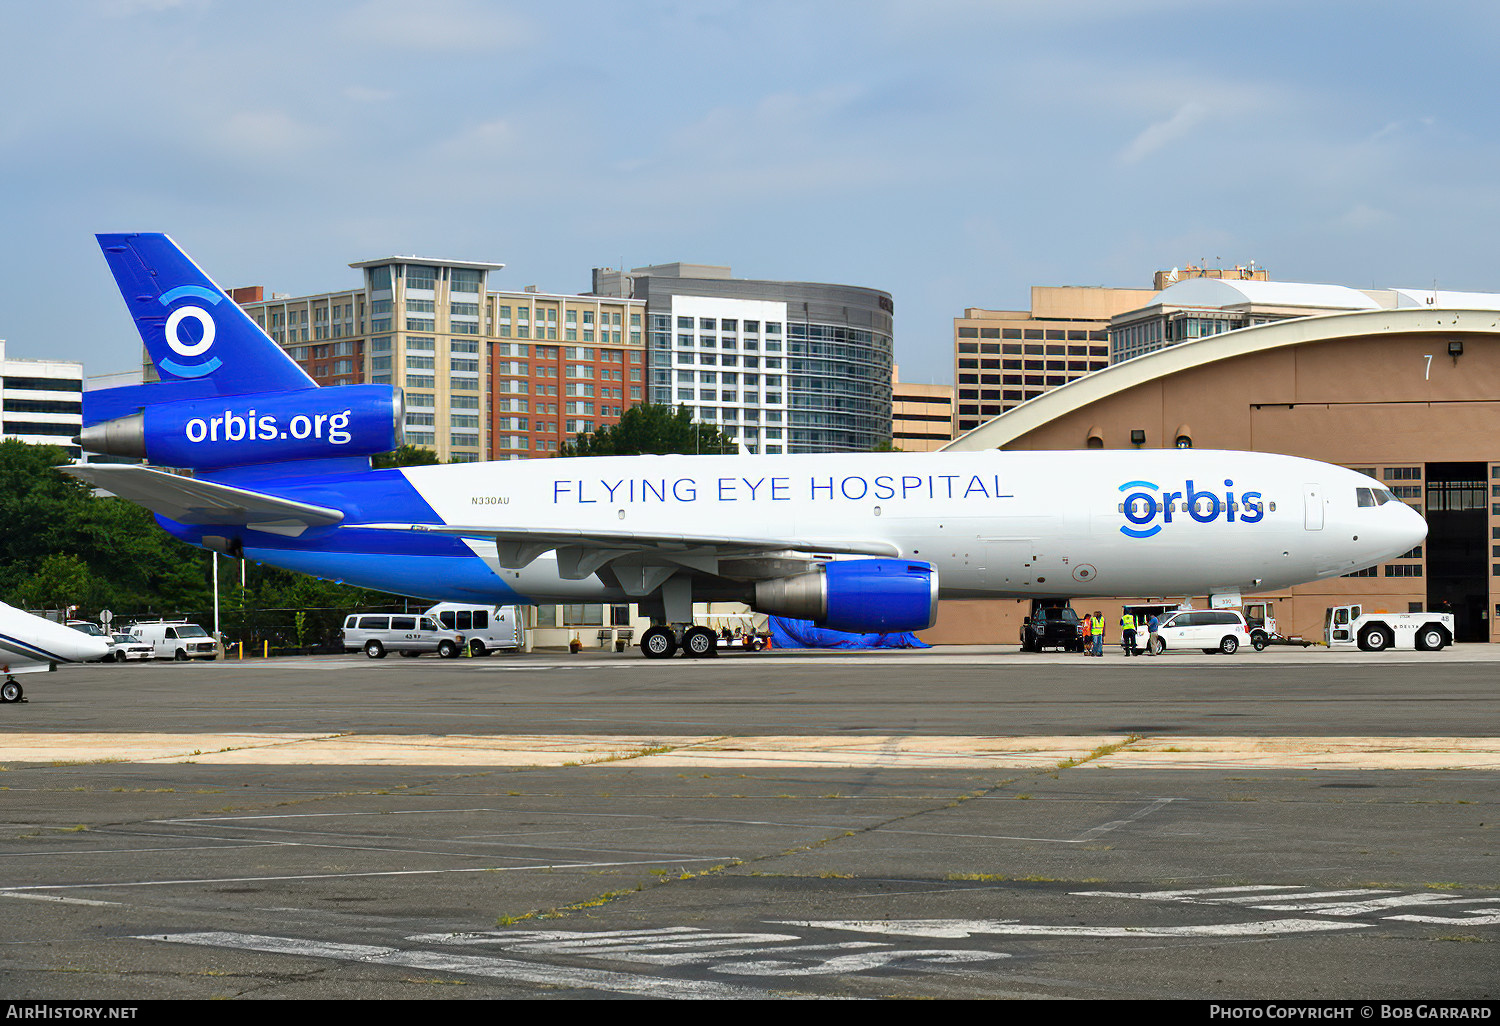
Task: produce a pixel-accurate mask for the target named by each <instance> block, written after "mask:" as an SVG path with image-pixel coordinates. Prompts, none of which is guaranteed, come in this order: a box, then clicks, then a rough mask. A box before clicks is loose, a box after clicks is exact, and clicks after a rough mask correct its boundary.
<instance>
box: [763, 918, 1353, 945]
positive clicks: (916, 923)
mask: <svg viewBox="0 0 1500 1026" xmlns="http://www.w3.org/2000/svg"><path fill="white" fill-rule="evenodd" d="M777 922H778V923H779V925H782V926H805V927H811V928H814V929H820V930H848V931H851V932H855V933H875V934H883V935H889V936H895V937H932V938H938V939H950V940H958V939H962V938H964V937H975V936H999V937H1262V936H1272V935H1276V934H1297V933H1324V932H1328V931H1331V930H1359V929H1364V928H1365V927H1367V926H1369V925H1371V924H1369V923H1327V922H1322V921H1319V920H1315V919H1267V920H1261V921H1259V922H1251V923H1212V924H1208V925H1204V926H1045V925H1033V924H1027V923H1021V922H1018V921H1016V920H1013V919H911V920H901V919H889V920H887V919H825V920H818V919H783V920H778V921H777Z"/></svg>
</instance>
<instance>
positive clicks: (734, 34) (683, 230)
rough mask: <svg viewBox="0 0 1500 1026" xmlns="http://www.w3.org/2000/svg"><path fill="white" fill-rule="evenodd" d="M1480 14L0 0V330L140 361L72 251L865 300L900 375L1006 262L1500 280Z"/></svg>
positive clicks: (1499, 160) (300, 280) (91, 260)
mask: <svg viewBox="0 0 1500 1026" xmlns="http://www.w3.org/2000/svg"><path fill="white" fill-rule="evenodd" d="M1497 29H1500V5H1494V4H1490V3H1484V2H1473V3H1465V2H1459V0H1455V2H1447V3H1438V4H1429V5H1421V6H1420V7H1419V6H1418V5H1413V4H1409V3H1383V2H1362V3H1344V2H1324V3H1314V4H1308V3H1306V2H1296V3H1292V2H1283V0H1258V2H1255V3H1246V2H1240V3H1218V2H1213V0H1196V2H1185V3H1184V2H1175V0H1114V2H1109V0H1015V2H988V3H982V2H975V0H923V2H920V3H905V2H896V0H861V2H852V0H851V2H836V0H827V2H809V0H800V2H782V0H753V2H752V0H745V2H738V0H697V2H666V0H634V2H632V3H624V4H622V3H618V2H614V3H603V2H593V0H572V2H570V0H553V2H550V3H542V2H538V3H506V2H498V0H495V2H490V0H404V2H402V0H318V2H316V3H305V2H301V3H284V2H280V0H259V2H256V3H248V2H243V0H241V2H233V0H49V2H47V3H40V4H39V3H36V2H34V0H28V2H24V3H23V2H18V0H0V39H4V40H5V41H6V48H5V49H6V53H5V57H4V59H3V61H0V87H3V89H4V95H5V96H6V102H5V103H4V104H3V105H0V189H3V192H0V196H3V202H0V230H3V240H4V243H5V245H4V246H3V249H0V339H5V340H6V341H7V355H8V356H11V357H34V358H40V357H54V358H65V359H79V360H83V361H84V364H85V368H84V369H85V373H88V374H96V373H108V372H112V371H118V370H124V369H128V368H130V367H132V366H138V356H139V348H138V340H137V339H136V336H135V334H134V331H133V329H132V327H131V325H130V322H129V320H128V318H127V317H126V315H125V310H124V307H123V304H122V302H121V300H120V298H119V295H118V293H117V292H116V290H115V288H114V284H113V281H112V279H111V278H110V276H109V273H108V269H107V268H106V266H105V264H104V261H103V259H102V257H101V256H100V254H99V252H98V248H97V245H96V243H95V241H94V239H93V235H94V233H96V232H107V231H165V232H167V233H169V234H171V235H172V236H173V237H174V238H175V239H176V240H177V241H178V242H179V243H180V244H181V245H182V246H183V247H184V248H186V249H187V250H188V252H189V253H190V254H191V255H192V256H193V257H194V259H195V260H196V261H197V262H198V263H199V264H200V265H201V266H203V267H204V269H205V270H207V271H208V273H209V274H210V275H211V276H212V277H213V278H214V279H215V280H216V281H218V282H219V284H221V285H223V286H226V287H232V286H236V285H255V284H259V285H264V286H266V287H267V288H268V290H275V291H277V292H285V293H290V294H293V295H304V294H308V293H316V292H327V291H333V290H338V289H345V288H353V287H356V286H357V285H358V284H359V277H358V275H357V272H355V271H354V270H352V269H350V268H349V267H348V266H347V265H348V264H349V263H350V262H352V261H359V260H367V259H371V258H376V257H382V256H389V255H392V254H419V255H423V256H432V257H440V258H449V259H462V260H484V261H496V262H503V263H505V264H506V265H507V266H506V269H505V270H504V271H502V272H500V273H499V274H498V275H495V276H493V277H492V279H491V281H492V286H491V287H493V288H515V289H519V288H521V287H523V286H526V285H537V286H539V287H540V288H541V289H542V290H543V291H549V292H583V291H586V290H587V289H588V288H589V282H590V277H589V271H590V268H592V267H596V266H612V267H621V266H625V267H636V266H641V265H645V264H651V263H665V262H671V261H679V260H680V261H686V262H695V263H713V264H729V265H731V266H732V267H733V270H734V274H735V276H736V277H745V278H768V279H781V280H802V281H820V282H837V283H843V284H851V285H861V286H868V287H873V288H879V289H884V290H886V291H888V292H890V293H891V294H892V296H893V297H894V302H895V311H896V322H895V323H896V328H895V334H896V359H897V362H898V363H899V364H900V365H901V377H902V379H903V380H907V381H930V382H951V380H952V352H951V350H952V319H953V318H954V317H956V316H961V315H962V314H963V311H964V309H965V308H966V307H971V306H977V307H985V308H990V309H1025V308H1027V307H1028V306H1029V299H1030V293H1029V289H1030V287H1031V286H1032V285H1108V286H1116V287H1132V288H1149V287H1150V281H1151V275H1152V273H1153V272H1154V271H1156V270H1159V269H1162V270H1164V269H1168V268H1171V267H1174V266H1183V265H1186V264H1188V263H1200V262H1204V261H1206V262H1207V263H1208V265H1209V266H1225V267H1231V266H1234V265H1235V264H1244V263H1248V262H1249V261H1251V260H1254V261H1255V262H1256V263H1257V264H1259V265H1260V266H1263V267H1266V268H1268V269H1269V270H1270V273H1271V276H1272V277H1273V278H1275V279H1278V280H1286V281H1316V282H1331V283H1337V284H1344V285H1350V286H1354V287H1356V288H1370V287H1413V288H1431V287H1433V285H1434V283H1436V285H1437V287H1439V288H1443V289H1459V290H1475V291H1500V274H1497V270H1500V269H1497V266H1496V260H1495V248H1496V245H1495V240H1496V238H1497V236H1500V175H1497V173H1496V169H1497V168H1500V131H1497V124H1496V122H1497V118H1500V103H1496V102H1495V98H1494V97H1495V93H1496V85H1497V80H1500V73H1497V70H1496V69H1497V67H1500V62H1497V61H1496V60H1495V58H1494V42H1495V40H1496V38H1497Z"/></svg>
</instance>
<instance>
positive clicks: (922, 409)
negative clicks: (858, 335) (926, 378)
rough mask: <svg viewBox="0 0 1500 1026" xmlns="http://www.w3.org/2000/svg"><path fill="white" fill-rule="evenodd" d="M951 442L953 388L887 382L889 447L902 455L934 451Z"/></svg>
mask: <svg viewBox="0 0 1500 1026" xmlns="http://www.w3.org/2000/svg"><path fill="white" fill-rule="evenodd" d="M951 441H953V386H952V385H924V384H917V383H915V382H910V381H902V380H901V368H900V367H896V368H895V369H894V371H893V373H892V381H891V445H892V447H893V448H896V449H900V450H901V451H902V452H936V451H937V450H938V449H941V448H942V447H943V446H945V445H947V444H948V443H949V442H951Z"/></svg>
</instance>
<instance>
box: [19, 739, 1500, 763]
mask: <svg viewBox="0 0 1500 1026" xmlns="http://www.w3.org/2000/svg"><path fill="white" fill-rule="evenodd" d="M1126 742H1129V743H1128V744H1127V743H1126ZM1101 748H1115V749H1116V750H1113V751H1111V752H1110V754H1108V755H1104V756H1100V757H1098V758H1088V759H1086V760H1085V757H1087V756H1089V755H1090V753H1093V752H1096V751H1098V750H1099V749H1101ZM98 759H110V760H119V761H123V762H135V763H153V762H162V761H168V762H185V761H191V762H196V763H201V764H213V765H221V766H293V765H295V766H466V767H488V766H550V767H557V768H562V767H567V768H570V769H577V770H578V771H579V772H590V771H598V770H600V769H605V770H631V769H667V768H671V769H684V768H693V769H726V770H727V769H747V768H791V769H816V768H822V769H886V768H911V769H1012V768H1014V769H1048V770H1051V769H1055V768H1058V767H1060V766H1061V767H1068V768H1073V767H1075V766H1076V768H1078V769H1149V770H1164V769H1185V770H1201V769H1246V768H1248V769H1275V768H1281V769H1348V770H1365V769H1407V770H1442V769H1448V770H1451V769H1469V770H1486V771H1488V770H1500V738H1497V737H1229V736H1196V735H1195V736H1167V735H1159V736H1145V737H1139V738H1135V739H1131V737H1130V736H1129V735H1125V734H1098V735H1059V736H996V735H964V736H959V735H937V734H880V735H826V736H824V735H798V734H773V735H763V736H756V737H731V738H726V737H723V736H722V735H710V734H670V735H668V734H656V735H633V734H632V735H612V734H558V735H540V734H515V735H502V734H497V735H476V734H452V735H430V734H421V735H408V734H308V733H302V734H299V733H286V734H269V733H261V734H253V735H251V734H242V735H232V734H223V733H219V734H214V733H207V734H149V735H143V734H125V733H68V734H57V733H12V734H6V735H4V736H3V737H0V761H3V762H23V763H25V762H49V761H55V760H68V761H90V760H98Z"/></svg>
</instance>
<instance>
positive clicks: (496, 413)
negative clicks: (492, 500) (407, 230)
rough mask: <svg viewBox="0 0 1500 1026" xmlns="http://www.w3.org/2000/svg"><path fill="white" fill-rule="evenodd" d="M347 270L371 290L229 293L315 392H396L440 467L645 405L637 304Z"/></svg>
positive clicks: (541, 450) (403, 260) (553, 443)
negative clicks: (376, 388) (369, 388)
mask: <svg viewBox="0 0 1500 1026" xmlns="http://www.w3.org/2000/svg"><path fill="white" fill-rule="evenodd" d="M349 266H350V267H353V268H356V269H358V270H360V271H361V272H363V275H364V284H363V287H361V288H355V289H348V290H345V291H342V292H329V293H322V294H319V295H313V296H299V297H291V296H285V295H277V294H273V295H272V297H271V298H270V299H266V298H265V297H264V293H263V291H262V290H261V289H260V288H259V287H256V288H253V289H235V290H232V291H231V293H230V295H231V296H232V298H234V299H235V300H236V301H237V302H239V303H240V305H241V306H243V307H244V308H245V309H246V311H247V312H249V314H250V316H251V317H253V318H254V319H255V321H256V323H257V324H259V325H260V326H261V327H262V328H264V329H265V330H266V332H267V333H268V334H269V335H270V336H271V338H272V339H274V340H275V341H276V342H277V344H279V345H281V346H282V347H283V348H284V349H286V350H287V352H288V353H290V354H291V355H292V357H293V358H294V359H296V360H297V362H298V363H299V364H301V365H302V367H303V368H304V369H305V370H307V372H308V373H309V374H310V375H311V376H312V377H313V379H314V380H316V381H317V382H318V383H319V384H321V385H344V384H355V383H361V382H365V383H370V384H391V385H398V386H400V387H401V388H402V389H403V390H404V392H405V396H406V424H405V430H406V440H407V442H408V443H410V444H412V445H418V446H423V447H426V448H429V449H433V450H435V451H436V452H437V454H438V456H439V458H441V459H444V460H447V461H449V462H454V463H463V462H474V461H477V460H482V459H521V458H524V457H527V456H531V455H537V454H547V453H552V452H556V451H557V450H558V448H559V447H560V445H561V443H562V442H563V441H566V440H567V439H569V438H571V437H572V435H574V434H576V433H577V432H579V431H593V430H597V429H598V428H599V427H602V426H604V425H606V424H612V423H615V422H617V421H618V420H619V418H620V415H621V414H622V413H623V412H624V411H625V409H626V408H627V407H628V406H630V405H633V404H634V403H638V402H640V401H642V399H643V396H644V389H645V380H644V379H645V344H644V341H643V330H644V329H643V310H644V304H643V303H639V302H633V301H631V300H628V299H610V298H603V297H598V296H567V295H554V294H549V293H542V292H539V291H536V290H535V289H524V290H521V291H517V292H509V291H506V292H495V291H491V290H490V289H489V275H490V274H491V273H492V272H495V271H499V270H500V269H501V268H503V267H504V266H505V265H504V264H498V263H482V262H475V261H459V260H437V259H432V258H424V257H384V258H381V259H377V260H363V261H360V262H358V263H353V264H350V265H349Z"/></svg>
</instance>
